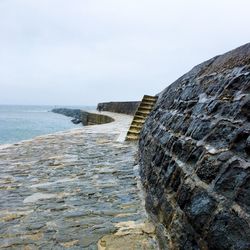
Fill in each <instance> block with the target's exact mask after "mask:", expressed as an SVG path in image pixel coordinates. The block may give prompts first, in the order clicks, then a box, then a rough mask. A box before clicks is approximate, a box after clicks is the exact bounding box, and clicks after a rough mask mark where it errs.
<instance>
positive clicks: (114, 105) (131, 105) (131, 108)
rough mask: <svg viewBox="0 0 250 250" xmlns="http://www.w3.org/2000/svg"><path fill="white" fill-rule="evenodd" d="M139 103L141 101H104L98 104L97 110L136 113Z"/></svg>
mask: <svg viewBox="0 0 250 250" xmlns="http://www.w3.org/2000/svg"><path fill="white" fill-rule="evenodd" d="M139 104H140V102H103V103H99V104H98V105H97V110H98V111H109V112H115V113H122V114H127V115H134V114H135V112H136V110H137V108H138V106H139Z"/></svg>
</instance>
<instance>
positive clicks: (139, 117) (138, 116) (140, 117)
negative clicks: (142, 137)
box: [134, 114, 145, 121]
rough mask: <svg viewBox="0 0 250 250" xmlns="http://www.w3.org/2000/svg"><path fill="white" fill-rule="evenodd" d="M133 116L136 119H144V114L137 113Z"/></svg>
mask: <svg viewBox="0 0 250 250" xmlns="http://www.w3.org/2000/svg"><path fill="white" fill-rule="evenodd" d="M134 118H136V119H139V120H143V121H144V120H145V116H144V115H137V114H135V117H134Z"/></svg>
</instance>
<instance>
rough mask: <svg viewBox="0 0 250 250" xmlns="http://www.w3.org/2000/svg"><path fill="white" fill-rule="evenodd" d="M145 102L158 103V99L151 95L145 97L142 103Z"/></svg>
mask: <svg viewBox="0 0 250 250" xmlns="http://www.w3.org/2000/svg"><path fill="white" fill-rule="evenodd" d="M144 100H150V101H156V100H157V97H155V96H150V95H144V96H143V99H142V101H144Z"/></svg>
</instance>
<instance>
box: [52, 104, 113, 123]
mask: <svg viewBox="0 0 250 250" xmlns="http://www.w3.org/2000/svg"><path fill="white" fill-rule="evenodd" d="M51 111H52V112H54V113H58V114H61V115H65V116H69V117H73V118H74V119H72V120H71V121H72V122H73V123H75V124H78V123H82V124H83V125H85V126H86V125H95V124H104V123H109V122H113V121H114V119H113V118H111V117H109V116H107V115H103V114H96V113H89V112H86V111H83V110H81V109H69V108H57V109H52V110H51Z"/></svg>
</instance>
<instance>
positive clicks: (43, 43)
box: [0, 0, 250, 105]
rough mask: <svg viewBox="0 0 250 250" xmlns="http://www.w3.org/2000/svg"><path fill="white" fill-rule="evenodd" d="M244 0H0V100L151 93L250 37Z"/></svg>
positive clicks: (87, 100) (89, 99)
mask: <svg viewBox="0 0 250 250" xmlns="http://www.w3.org/2000/svg"><path fill="white" fill-rule="evenodd" d="M249 10H250V1H249V0H237V1H236V0H207V1H205V0H204V1H201V0H188V1H187V0H171V1H170V0H0V104H64V105H73V104H81V105H83V104H86V105H95V104H96V103H98V102H102V101H118V100H119V101H125V100H138V99H140V98H141V97H142V96H143V94H152V95H154V94H156V93H158V92H160V91H161V90H162V89H164V88H165V87H166V86H167V85H169V84H171V83H172V82H173V81H174V80H175V79H176V78H178V77H180V76H181V75H182V74H184V73H185V72H187V71H188V70H189V69H191V68H192V67H193V66H195V65H196V64H198V63H200V62H202V61H204V60H207V59H209V58H211V57H213V56H215V55H217V54H221V53H224V52H226V51H228V50H230V49H233V48H235V47H238V46H240V45H242V44H244V43H247V42H249V41H250V33H249V26H250V15H249Z"/></svg>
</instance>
